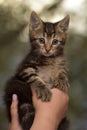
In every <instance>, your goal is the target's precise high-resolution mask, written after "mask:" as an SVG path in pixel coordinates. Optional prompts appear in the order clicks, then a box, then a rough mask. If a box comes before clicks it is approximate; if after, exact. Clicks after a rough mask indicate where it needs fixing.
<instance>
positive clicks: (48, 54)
mask: <svg viewBox="0 0 87 130" xmlns="http://www.w3.org/2000/svg"><path fill="white" fill-rule="evenodd" d="M43 55H44V56H47V57H49V56H51V55H52V54H51V53H44V54H43Z"/></svg>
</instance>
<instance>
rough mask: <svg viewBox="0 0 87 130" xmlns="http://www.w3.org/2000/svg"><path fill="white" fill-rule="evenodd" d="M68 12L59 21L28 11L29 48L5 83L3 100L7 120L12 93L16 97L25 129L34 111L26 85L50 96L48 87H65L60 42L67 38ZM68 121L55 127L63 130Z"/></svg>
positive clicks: (41, 96)
mask: <svg viewBox="0 0 87 130" xmlns="http://www.w3.org/2000/svg"><path fill="white" fill-rule="evenodd" d="M68 25H69V16H66V17H65V18H64V19H62V20H61V21H59V22H56V23H50V22H43V21H42V20H41V19H40V18H39V17H38V15H37V14H36V13H35V12H32V13H31V17H30V24H29V37H30V44H31V50H30V52H29V54H28V55H27V56H26V58H25V59H24V60H23V62H22V63H21V64H20V65H19V68H18V69H17V71H16V73H15V74H14V76H13V77H12V78H11V79H10V80H9V81H8V82H7V84H6V87H5V103H6V107H7V113H8V117H9V121H11V115H10V105H11V101H12V94H17V96H18V100H19V106H18V113H19V121H20V123H21V125H22V127H23V130H29V129H30V127H31V125H32V122H33V119H34V115H35V110H34V107H33V103H32V93H31V89H30V87H32V88H33V89H35V91H36V95H37V98H39V99H41V100H42V101H49V100H51V96H52V94H51V91H50V89H52V88H58V89H61V90H63V91H67V88H68V86H69V83H68V78H67V67H66V58H65V56H64V46H65V43H66V38H67V31H68ZM67 127H68V121H67V119H66V118H64V119H63V120H62V121H61V123H60V127H59V128H58V130H62V129H63V130H66V129H67Z"/></svg>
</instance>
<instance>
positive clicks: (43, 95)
mask: <svg viewBox="0 0 87 130" xmlns="http://www.w3.org/2000/svg"><path fill="white" fill-rule="evenodd" d="M36 94H37V98H39V99H41V100H42V101H50V100H51V96H52V93H51V91H50V90H49V89H48V88H47V87H45V86H41V88H37V89H36Z"/></svg>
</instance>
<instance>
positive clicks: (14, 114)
mask: <svg viewBox="0 0 87 130" xmlns="http://www.w3.org/2000/svg"><path fill="white" fill-rule="evenodd" d="M11 117H12V122H14V123H16V122H18V99H17V95H16V94H13V96H12V104H11Z"/></svg>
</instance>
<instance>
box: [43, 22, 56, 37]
mask: <svg viewBox="0 0 87 130" xmlns="http://www.w3.org/2000/svg"><path fill="white" fill-rule="evenodd" d="M44 25H45V26H44V31H45V32H46V33H47V35H49V36H51V35H52V34H54V33H55V28H54V24H52V23H49V22H46V23H44Z"/></svg>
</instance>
